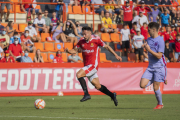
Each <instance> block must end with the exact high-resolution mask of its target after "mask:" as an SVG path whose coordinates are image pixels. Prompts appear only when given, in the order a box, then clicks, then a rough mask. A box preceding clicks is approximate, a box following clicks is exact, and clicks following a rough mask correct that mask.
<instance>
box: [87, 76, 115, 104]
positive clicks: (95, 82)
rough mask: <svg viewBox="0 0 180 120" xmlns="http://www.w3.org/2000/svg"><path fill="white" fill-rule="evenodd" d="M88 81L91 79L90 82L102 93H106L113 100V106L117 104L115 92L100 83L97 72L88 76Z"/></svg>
mask: <svg viewBox="0 0 180 120" xmlns="http://www.w3.org/2000/svg"><path fill="white" fill-rule="evenodd" d="M88 79H89V81H91V83H92V84H93V85H94V87H95V88H96V89H97V90H99V91H101V92H102V93H104V94H106V95H108V96H109V97H111V99H112V100H113V101H114V104H115V106H117V105H118V101H117V99H116V93H112V92H111V91H109V90H108V89H107V88H106V86H104V85H101V84H100V82H99V78H98V75H97V73H95V74H94V75H92V76H90V77H88Z"/></svg>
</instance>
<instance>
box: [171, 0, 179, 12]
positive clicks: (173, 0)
mask: <svg viewBox="0 0 180 120" xmlns="http://www.w3.org/2000/svg"><path fill="white" fill-rule="evenodd" d="M170 2H171V5H173V7H170V9H171V10H172V11H173V10H174V11H177V10H178V9H177V6H178V3H177V2H176V1H175V0H171V1H170Z"/></svg>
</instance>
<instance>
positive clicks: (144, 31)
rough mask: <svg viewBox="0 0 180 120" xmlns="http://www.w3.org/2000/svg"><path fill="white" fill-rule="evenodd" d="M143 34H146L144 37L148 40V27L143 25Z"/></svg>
mask: <svg viewBox="0 0 180 120" xmlns="http://www.w3.org/2000/svg"><path fill="white" fill-rule="evenodd" d="M141 35H143V36H144V39H145V40H147V38H148V27H146V28H144V27H143V26H142V27H141Z"/></svg>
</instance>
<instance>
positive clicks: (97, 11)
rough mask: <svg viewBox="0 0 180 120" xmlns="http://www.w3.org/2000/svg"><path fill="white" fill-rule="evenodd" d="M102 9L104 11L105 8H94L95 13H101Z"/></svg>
mask: <svg viewBox="0 0 180 120" xmlns="http://www.w3.org/2000/svg"><path fill="white" fill-rule="evenodd" d="M102 11H104V13H106V10H105V9H104V7H100V8H98V9H96V10H95V13H98V14H101V12H102Z"/></svg>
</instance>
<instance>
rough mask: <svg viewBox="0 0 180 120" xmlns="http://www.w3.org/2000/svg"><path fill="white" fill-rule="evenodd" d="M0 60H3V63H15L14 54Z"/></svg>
mask: <svg viewBox="0 0 180 120" xmlns="http://www.w3.org/2000/svg"><path fill="white" fill-rule="evenodd" d="M0 62H2V63H15V60H14V58H13V57H12V56H9V58H3V59H2V60H1V61H0Z"/></svg>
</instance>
